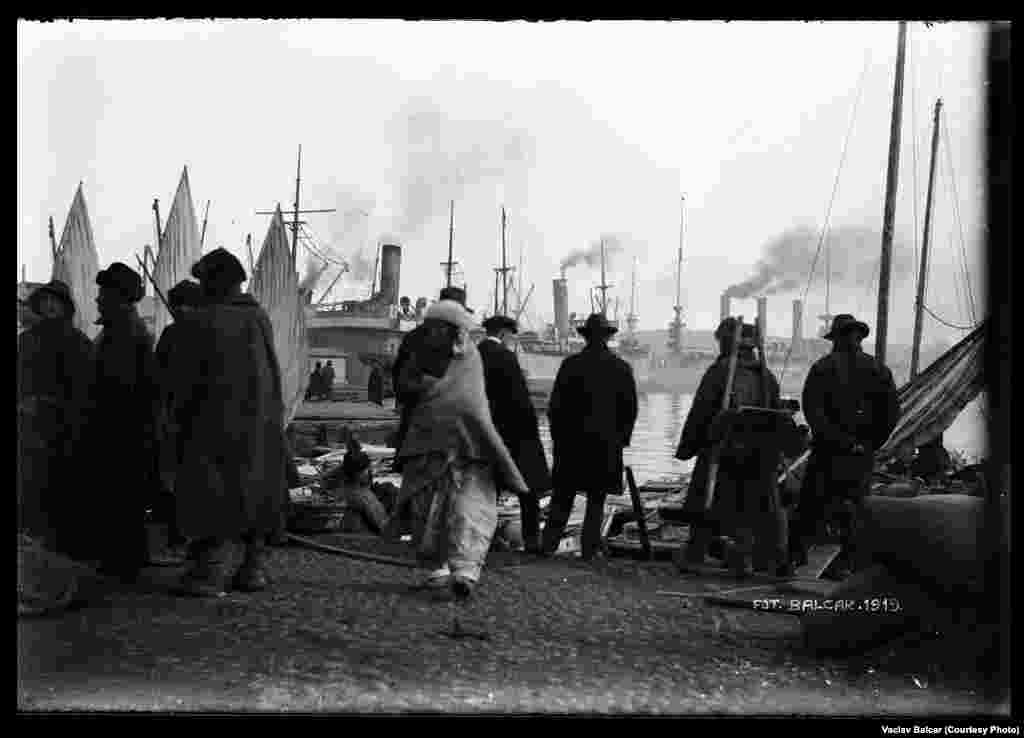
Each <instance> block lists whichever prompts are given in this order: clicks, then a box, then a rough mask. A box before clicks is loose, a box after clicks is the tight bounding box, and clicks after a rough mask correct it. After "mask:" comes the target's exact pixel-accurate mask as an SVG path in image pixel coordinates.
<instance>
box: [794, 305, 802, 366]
mask: <svg viewBox="0 0 1024 738" xmlns="http://www.w3.org/2000/svg"><path fill="white" fill-rule="evenodd" d="M803 340H804V303H803V300H793V343H792V347H793V348H792V351H793V354H795V355H797V356H799V355H800V354H801V352H802V351H803Z"/></svg>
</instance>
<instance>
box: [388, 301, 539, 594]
mask: <svg viewBox="0 0 1024 738" xmlns="http://www.w3.org/2000/svg"><path fill="white" fill-rule="evenodd" d="M472 327H473V323H472V319H471V317H470V314H469V312H468V311H467V310H466V308H465V307H463V305H462V304H461V303H459V302H456V301H455V300H449V299H442V300H440V301H438V302H436V303H435V304H433V305H431V306H430V308H429V309H428V310H427V315H426V318H425V320H424V321H423V326H422V328H423V332H422V334H421V337H420V339H419V340H418V341H417V343H416V345H415V346H414V347H412V349H411V350H410V353H409V356H408V357H407V359H406V360H405V361H404V362H403V363H402V365H401V368H400V370H399V372H398V378H397V382H396V389H397V390H398V391H399V392H400V393H402V394H403V395H404V396H411V397H413V398H415V400H414V402H413V404H412V405H411V407H410V408H409V410H408V423H407V427H406V430H405V434H404V436H403V438H402V441H401V446H400V447H399V449H398V454H397V455H398V458H399V459H400V460H402V462H403V472H402V489H401V492H400V495H399V501H398V503H397V504H396V510H398V511H401V510H402V506H403V504H405V503H406V502H412V503H414V507H415V508H416V509H418V510H419V511H420V514H419V515H416V516H415V517H416V518H417V519H416V520H415V523H414V532H413V539H414V542H415V543H416V545H417V548H418V554H419V557H420V560H421V562H422V564H423V565H424V566H425V567H427V568H428V569H430V570H431V572H430V574H429V576H428V578H427V584H428V585H429V586H431V587H434V588H437V589H442V590H443V589H448V588H449V587H450V589H451V591H452V592H453V593H454V594H455V595H456V597H468V596H469V595H470V594H471V593H472V591H473V589H474V588H475V586H476V584H477V582H478V581H479V579H480V575H481V572H482V569H483V565H484V560H485V559H486V557H487V551H488V549H489V548H490V544H491V539H492V537H493V536H494V531H495V527H496V526H497V522H498V511H497V489H496V488H497V487H502V488H504V489H508V490H510V491H512V492H514V493H516V494H525V493H527V492H528V491H529V488H528V486H527V484H526V482H525V481H524V480H523V477H522V475H521V474H520V473H519V469H518V468H517V466H516V463H515V461H514V460H513V459H512V456H511V455H510V454H509V451H508V449H507V448H506V446H505V444H504V442H503V441H502V440H501V436H500V435H499V434H498V431H497V429H496V428H495V427H494V423H493V421H492V419H491V413H490V408H489V405H488V401H487V392H486V389H485V386H484V370H483V363H482V361H481V359H480V353H479V351H478V350H477V348H476V346H475V345H474V344H473V342H472V341H471V340H470V339H469V331H470V330H471V329H472ZM424 509H425V510H426V511H427V512H426V515H425V516H423V515H422V511H423V510H424Z"/></svg>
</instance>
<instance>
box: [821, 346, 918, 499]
mask: <svg viewBox="0 0 1024 738" xmlns="http://www.w3.org/2000/svg"><path fill="white" fill-rule="evenodd" d="M802 400H803V411H804V417H806V418H807V424H808V425H809V426H810V428H811V434H812V452H811V459H810V462H809V463H808V472H807V477H806V479H805V490H806V493H807V494H812V495H819V496H820V495H824V494H849V495H852V496H862V495H863V494H865V493H866V492H867V484H868V481H869V477H870V473H871V468H872V454H873V453H874V452H875V451H876V450H877V449H878V448H880V447H881V446H882V445H884V444H885V442H886V440H888V438H889V434H890V433H892V431H893V429H894V428H895V427H896V423H897V422H899V415H900V406H899V395H898V393H897V390H896V383H895V382H894V381H893V377H892V372H891V371H890V370H889V368H888V367H886V366H885V365H883V364H881V363H880V362H879V361H878V360H877V359H875V357H873V356H871V355H870V354H866V353H864V352H863V351H833V352H832V353H830V354H828V355H827V356H823V357H822V358H820V359H818V361H816V362H815V363H814V364H813V365H812V366H811V369H810V371H809V372H808V373H807V380H806V381H805V382H804V391H803V398H802ZM854 443H860V444H862V445H863V446H864V447H865V449H866V451H867V453H866V454H865V455H864V456H863V463H862V464H857V463H854V464H852V467H851V466H850V465H849V464H847V463H844V464H842V466H843V467H845V468H844V473H843V475H842V476H843V477H844V478H842V479H840V478H839V476H840V475H839V466H840V464H839V462H838V461H837V457H840V456H842V457H845V459H844V460H845V461H848V460H849V458H850V457H848V456H847V455H846V454H845V453H844V452H845V451H847V450H849V447H850V446H851V445H853V444H854ZM851 468H854V469H860V472H861V474H860V478H859V479H855V480H851V479H850V478H849V476H850V475H849V472H850V470H851Z"/></svg>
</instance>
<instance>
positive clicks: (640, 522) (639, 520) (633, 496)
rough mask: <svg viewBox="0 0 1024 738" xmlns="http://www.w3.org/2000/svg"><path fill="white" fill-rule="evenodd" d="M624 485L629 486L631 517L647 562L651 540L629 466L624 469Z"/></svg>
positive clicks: (649, 557) (650, 552) (638, 493)
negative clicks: (633, 519)
mask: <svg viewBox="0 0 1024 738" xmlns="http://www.w3.org/2000/svg"><path fill="white" fill-rule="evenodd" d="M626 484H627V485H629V498H630V500H632V501H633V515H634V516H635V517H636V524H637V527H638V528H639V529H640V545H641V546H642V547H643V550H644V558H646V559H647V560H648V561H649V560H650V559H651V557H652V555H653V553H652V551H651V539H650V537H649V536H648V535H647V516H646V515H645V514H644V506H643V503H642V502H641V501H640V492H639V491H637V488H636V479H635V478H634V477H633V468H632V467H629V466H627V467H626Z"/></svg>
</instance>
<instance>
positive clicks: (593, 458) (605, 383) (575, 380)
mask: <svg viewBox="0 0 1024 738" xmlns="http://www.w3.org/2000/svg"><path fill="white" fill-rule="evenodd" d="M576 330H577V331H578V332H579V333H580V335H582V336H583V337H584V338H585V339H586V341H587V343H586V346H584V348H583V350H581V351H580V352H579V353H578V354H575V355H573V356H570V357H568V358H566V359H565V360H564V361H563V362H562V365H561V366H560V367H559V368H558V374H557V375H556V376H555V384H554V387H553V388H552V390H551V397H550V399H549V401H548V422H549V428H550V431H551V441H552V445H553V451H554V468H553V469H552V483H553V492H552V495H551V502H550V503H549V507H548V518H547V523H546V524H545V526H544V535H543V539H542V543H541V549H542V552H543V553H545V554H551V553H553V552H554V551H555V550H556V549H557V548H558V542H559V540H560V539H561V537H562V533H563V532H564V530H565V526H566V523H567V522H568V520H569V515H570V513H571V512H572V506H573V502H574V501H575V498H576V492H577V491H583V492H585V493H586V495H587V512H586V516H585V518H584V521H583V535H582V540H581V548H582V551H581V554H582V556H583V558H584V559H591V558H593V557H594V556H595V555H597V554H599V553H600V549H601V523H602V520H603V518H604V501H605V498H606V496H607V495H608V493H609V492H612V493H614V494H621V493H622V489H623V488H622V476H623V471H624V468H623V463H622V451H623V449H624V448H625V447H626V446H628V445H629V443H630V440H631V439H632V436H633V426H634V425H635V424H636V416H637V392H636V380H635V379H634V378H633V369H632V367H631V366H630V365H629V363H628V362H626V361H625V360H624V359H622V358H620V357H619V356H616V355H615V354H613V353H612V351H611V350H610V349H609V348H608V339H609V338H610V337H611V336H612V335H613V334H614V333H615V332H616V330H617V329H616V328H615V327H614V326H611V325H609V323H608V320H607V318H606V317H605V316H604V315H603V314H602V313H594V314H592V315H591V316H590V317H588V318H587V321H586V323H585V324H584V325H583V326H581V327H579V328H577V329H576Z"/></svg>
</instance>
